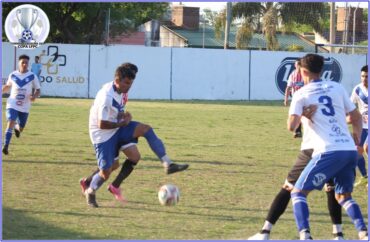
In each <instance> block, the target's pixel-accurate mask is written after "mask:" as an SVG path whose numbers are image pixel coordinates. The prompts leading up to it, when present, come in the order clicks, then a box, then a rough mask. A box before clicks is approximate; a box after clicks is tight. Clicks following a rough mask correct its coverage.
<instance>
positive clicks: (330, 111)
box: [319, 96, 335, 116]
mask: <svg viewBox="0 0 370 242" xmlns="http://www.w3.org/2000/svg"><path fill="white" fill-rule="evenodd" d="M319 103H321V104H323V105H324V106H325V108H322V109H321V112H322V113H323V114H324V115H326V116H334V115H335V111H334V107H333V103H332V101H331V98H330V97H329V96H320V97H319Z"/></svg>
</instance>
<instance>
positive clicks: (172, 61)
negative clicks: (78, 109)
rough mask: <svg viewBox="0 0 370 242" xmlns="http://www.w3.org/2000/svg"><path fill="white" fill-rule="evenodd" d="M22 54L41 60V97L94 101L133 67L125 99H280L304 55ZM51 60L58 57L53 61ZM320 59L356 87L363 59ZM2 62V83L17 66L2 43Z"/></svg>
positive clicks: (64, 49) (176, 51) (99, 49)
mask: <svg viewBox="0 0 370 242" xmlns="http://www.w3.org/2000/svg"><path fill="white" fill-rule="evenodd" d="M53 46H54V47H53ZM48 49H49V53H48ZM56 51H57V53H56ZM22 53H26V54H28V55H30V57H31V59H32V60H31V63H32V62H33V58H34V56H35V55H41V62H42V63H43V68H42V73H41V75H42V80H43V82H42V83H41V84H42V87H41V88H42V94H43V95H48V96H64V97H84V98H87V97H89V98H93V97H95V95H96V93H97V91H98V90H99V89H100V87H101V86H102V85H103V84H104V83H106V82H109V81H112V80H113V78H114V72H115V69H116V68H117V66H118V65H120V64H122V63H124V62H132V63H135V64H136V65H137V66H138V68H139V73H138V75H137V78H136V80H135V81H134V84H133V86H132V89H131V91H130V95H129V98H131V99H166V100H168V99H171V98H172V99H174V100H176V99H205V100H282V99H283V92H284V90H285V86H284V85H286V79H287V76H288V73H289V71H292V70H293V64H294V60H295V59H296V58H298V57H302V56H304V55H305V54H306V53H297V52H269V51H243V50H223V49H193V48H158V47H144V46H130V45H116V46H104V45H91V46H89V45H62V44H57V45H52V44H47V45H43V46H42V47H40V48H37V49H35V50H20V49H16V57H18V56H19V55H20V54H22ZM55 55H58V58H56V59H54V57H55ZM324 57H325V58H327V61H326V65H327V64H328V63H329V62H331V61H335V62H337V63H339V65H337V71H335V73H332V72H330V70H329V71H326V72H325V73H326V77H327V78H328V75H331V77H333V78H334V77H335V78H338V77H341V83H342V84H343V85H344V87H345V88H346V90H347V91H348V93H350V92H351V91H352V88H353V87H354V86H355V85H356V84H357V83H359V82H360V68H361V67H362V66H363V65H366V63H367V56H366V55H345V54H333V55H330V54H324ZM2 58H3V61H2V70H3V72H2V78H3V79H4V78H7V76H8V74H9V73H10V72H11V71H12V70H13V69H14V66H15V64H16V60H15V59H14V47H13V46H12V45H10V44H8V43H3V57H2ZM65 60H66V61H65ZM64 64H65V65H64ZM278 86H280V88H278Z"/></svg>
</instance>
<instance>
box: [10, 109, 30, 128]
mask: <svg viewBox="0 0 370 242" xmlns="http://www.w3.org/2000/svg"><path fill="white" fill-rule="evenodd" d="M6 119H7V120H8V121H17V122H18V124H19V127H21V128H24V127H25V126H26V123H27V119H28V113H24V112H20V111H18V110H15V109H13V108H8V109H6Z"/></svg>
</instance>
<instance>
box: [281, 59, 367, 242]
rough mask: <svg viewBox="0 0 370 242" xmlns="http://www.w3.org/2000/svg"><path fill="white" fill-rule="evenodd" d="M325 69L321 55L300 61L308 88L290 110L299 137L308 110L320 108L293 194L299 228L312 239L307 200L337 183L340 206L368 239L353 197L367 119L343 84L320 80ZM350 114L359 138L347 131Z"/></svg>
mask: <svg viewBox="0 0 370 242" xmlns="http://www.w3.org/2000/svg"><path fill="white" fill-rule="evenodd" d="M323 65H324V58H323V57H322V56H319V55H316V54H308V55H306V56H305V57H303V58H302V59H301V60H300V66H301V74H302V77H303V80H304V82H305V86H304V87H303V88H301V89H300V90H298V92H297V93H296V94H295V95H294V96H293V100H292V103H291V106H290V109H289V117H288V121H287V126H288V129H289V130H290V131H292V132H294V130H295V128H296V127H297V126H298V125H299V123H300V121H301V116H302V112H303V109H304V107H306V106H309V105H317V106H318V109H317V112H316V113H315V114H314V115H313V116H312V117H311V120H310V122H308V123H304V124H303V125H304V130H312V132H310V135H312V139H313V144H314V147H313V150H314V152H313V154H312V160H311V161H310V162H309V163H308V165H307V166H306V168H305V169H304V170H303V172H302V174H301V175H300V177H299V178H298V181H297V183H296V184H295V185H294V188H293V190H292V192H291V197H292V203H293V211H294V216H295V220H296V224H297V227H298V231H299V235H300V239H301V240H309V239H312V238H311V234H310V226H309V209H308V204H307V199H306V197H307V196H308V194H309V193H310V192H311V191H312V190H315V189H317V190H321V189H322V187H323V186H324V183H325V182H327V181H328V180H329V179H331V178H334V183H335V196H336V199H337V201H338V203H339V204H340V205H341V206H342V207H343V208H344V209H345V211H346V212H347V214H348V215H349V217H350V218H351V219H352V221H353V223H354V225H355V228H356V230H357V231H358V237H359V239H361V240H367V239H368V234H367V227H366V224H365V222H364V219H363V216H362V213H361V210H360V207H359V205H358V204H357V203H356V202H355V201H354V199H353V198H352V196H351V193H352V190H353V181H354V169H355V167H356V157H357V149H356V146H355V145H358V144H359V143H360V136H361V131H362V122H361V119H362V117H361V114H360V113H359V112H358V111H357V109H356V107H355V105H354V104H353V103H352V102H351V101H350V99H349V98H348V95H347V93H346V91H345V90H344V88H343V87H342V86H341V85H340V84H339V83H336V82H333V81H325V82H324V81H323V80H321V79H320V74H321V71H322V69H323ZM346 114H348V115H349V117H350V120H351V122H352V127H353V138H352V136H351V134H350V132H349V129H348V127H347V123H346Z"/></svg>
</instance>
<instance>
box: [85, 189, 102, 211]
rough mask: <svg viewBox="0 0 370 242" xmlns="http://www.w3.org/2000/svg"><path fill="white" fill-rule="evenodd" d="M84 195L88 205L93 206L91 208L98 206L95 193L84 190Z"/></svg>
mask: <svg viewBox="0 0 370 242" xmlns="http://www.w3.org/2000/svg"><path fill="white" fill-rule="evenodd" d="M85 196H86V202H87V205H89V206H90V207H93V208H97V207H99V205H98V204H97V203H96V196H95V194H92V193H88V192H85Z"/></svg>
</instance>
